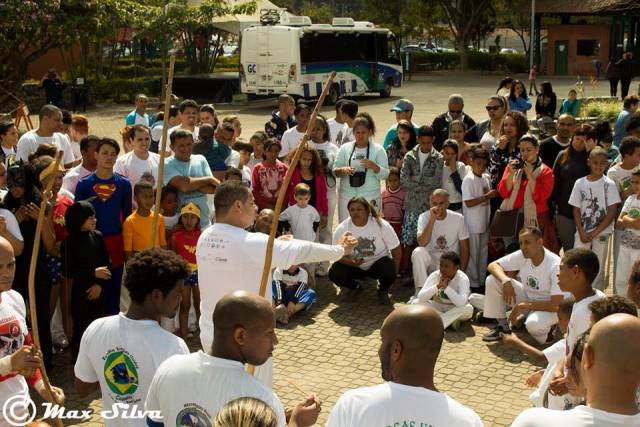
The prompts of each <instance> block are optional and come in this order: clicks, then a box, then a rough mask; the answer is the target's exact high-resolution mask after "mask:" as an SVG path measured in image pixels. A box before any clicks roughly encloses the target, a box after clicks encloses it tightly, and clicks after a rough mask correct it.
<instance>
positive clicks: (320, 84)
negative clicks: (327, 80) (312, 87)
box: [316, 82, 322, 96]
mask: <svg viewBox="0 0 640 427" xmlns="http://www.w3.org/2000/svg"><path fill="white" fill-rule="evenodd" d="M321 93H322V83H321V82H316V96H320V94H321Z"/></svg>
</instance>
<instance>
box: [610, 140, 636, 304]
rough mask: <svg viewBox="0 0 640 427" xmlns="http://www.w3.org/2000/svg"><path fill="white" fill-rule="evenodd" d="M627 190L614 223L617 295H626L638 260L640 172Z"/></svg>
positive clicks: (633, 175) (634, 176)
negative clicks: (617, 248)
mask: <svg viewBox="0 0 640 427" xmlns="http://www.w3.org/2000/svg"><path fill="white" fill-rule="evenodd" d="M625 139H626V138H625ZM622 143H623V144H624V140H622ZM629 189H630V190H631V192H632V193H631V194H630V195H629V197H627V199H626V201H625V202H624V205H623V206H622V212H621V213H620V216H619V217H618V221H617V223H616V225H617V228H619V231H620V234H619V235H620V239H619V240H620V248H619V252H618V256H617V257H616V258H615V260H616V266H615V270H616V273H615V288H614V290H615V293H616V294H617V295H627V286H628V278H629V274H630V273H631V271H632V266H633V263H634V262H635V261H636V260H638V259H640V170H636V171H635V172H634V173H633V174H632V175H631V185H630V187H629ZM616 231H618V230H616ZM616 234H617V233H616Z"/></svg>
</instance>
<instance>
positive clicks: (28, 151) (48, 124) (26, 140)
mask: <svg viewBox="0 0 640 427" xmlns="http://www.w3.org/2000/svg"><path fill="white" fill-rule="evenodd" d="M38 117H39V119H40V123H39V124H38V128H37V129H33V130H30V131H28V132H27V133H25V134H24V135H22V136H21V137H20V139H19V140H18V147H17V152H16V156H17V157H18V159H20V160H22V161H23V162H25V163H26V162H28V161H29V156H30V155H32V154H33V153H35V152H36V150H37V149H38V147H39V146H41V145H44V144H53V145H55V146H56V148H57V149H58V150H60V151H62V152H63V154H62V164H63V165H64V166H65V168H70V167H72V166H73V162H74V160H75V159H74V157H73V150H72V149H71V143H70V142H69V139H68V138H67V137H66V136H65V135H64V134H62V133H60V129H61V128H62V111H61V110H60V109H59V108H58V107H56V106H55V105H45V106H43V107H42V108H41V109H40V113H39V115H38Z"/></svg>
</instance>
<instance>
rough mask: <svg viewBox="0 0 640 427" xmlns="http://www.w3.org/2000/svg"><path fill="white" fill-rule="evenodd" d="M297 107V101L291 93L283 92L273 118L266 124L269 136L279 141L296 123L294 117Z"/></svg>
mask: <svg viewBox="0 0 640 427" xmlns="http://www.w3.org/2000/svg"><path fill="white" fill-rule="evenodd" d="M295 108H296V101H295V100H294V99H293V98H292V97H291V95H287V94H282V95H280V96H279V97H278V109H277V110H273V112H272V113H271V120H269V121H268V122H267V123H265V125H264V131H265V133H266V134H267V136H268V137H269V138H275V139H276V140H277V141H278V142H280V140H281V139H282V135H283V134H284V133H285V132H286V131H287V130H288V129H291V128H292V127H294V126H295V125H296V121H295V119H294V118H293V110H294V109H295Z"/></svg>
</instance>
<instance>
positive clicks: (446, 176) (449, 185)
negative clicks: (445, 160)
mask: <svg viewBox="0 0 640 427" xmlns="http://www.w3.org/2000/svg"><path fill="white" fill-rule="evenodd" d="M456 170H457V171H458V174H459V175H460V179H461V180H462V179H464V177H465V176H466V175H467V171H468V169H467V165H465V164H464V163H462V162H457V163H456ZM453 172H454V171H452V170H451V169H449V167H448V166H446V165H445V166H444V167H443V168H442V188H443V189H445V190H447V191H448V192H449V203H460V202H461V201H462V194H461V193H458V190H456V186H455V185H454V184H453V180H452V179H451V174H452V173H453Z"/></svg>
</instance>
